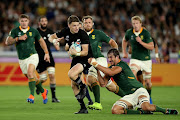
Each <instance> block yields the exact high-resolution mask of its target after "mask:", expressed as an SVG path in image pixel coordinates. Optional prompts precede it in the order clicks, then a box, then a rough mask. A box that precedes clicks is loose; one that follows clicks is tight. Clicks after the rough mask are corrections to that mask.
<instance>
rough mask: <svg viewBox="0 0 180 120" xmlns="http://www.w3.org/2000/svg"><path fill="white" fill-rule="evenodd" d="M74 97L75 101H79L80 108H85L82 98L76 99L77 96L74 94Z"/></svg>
mask: <svg viewBox="0 0 180 120" xmlns="http://www.w3.org/2000/svg"><path fill="white" fill-rule="evenodd" d="M75 97H76V99H77V101H78V102H79V104H80V106H81V109H86V106H85V104H84V101H83V99H78V98H77V96H75Z"/></svg>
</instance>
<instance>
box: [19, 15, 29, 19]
mask: <svg viewBox="0 0 180 120" xmlns="http://www.w3.org/2000/svg"><path fill="white" fill-rule="evenodd" d="M21 18H27V19H30V18H29V16H28V15H26V14H21V15H20V16H19V19H21Z"/></svg>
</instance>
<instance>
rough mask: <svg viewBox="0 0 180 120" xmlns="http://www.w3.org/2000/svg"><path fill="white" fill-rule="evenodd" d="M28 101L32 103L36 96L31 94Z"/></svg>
mask: <svg viewBox="0 0 180 120" xmlns="http://www.w3.org/2000/svg"><path fill="white" fill-rule="evenodd" d="M27 102H29V103H30V104H31V103H32V104H33V103H34V96H33V95H30V96H29V98H28V99H27Z"/></svg>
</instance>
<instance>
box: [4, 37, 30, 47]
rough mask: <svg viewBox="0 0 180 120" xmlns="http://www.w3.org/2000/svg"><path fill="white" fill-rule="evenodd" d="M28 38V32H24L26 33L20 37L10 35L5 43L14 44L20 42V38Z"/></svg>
mask: <svg viewBox="0 0 180 120" xmlns="http://www.w3.org/2000/svg"><path fill="white" fill-rule="evenodd" d="M26 39H27V35H26V34H24V35H22V36H20V37H15V38H13V37H11V36H8V37H7V38H6V41H5V44H6V45H12V44H15V43H16V42H18V41H19V40H26Z"/></svg>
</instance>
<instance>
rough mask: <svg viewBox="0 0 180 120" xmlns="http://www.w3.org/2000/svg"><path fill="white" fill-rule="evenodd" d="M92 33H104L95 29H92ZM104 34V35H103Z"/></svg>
mask: <svg viewBox="0 0 180 120" xmlns="http://www.w3.org/2000/svg"><path fill="white" fill-rule="evenodd" d="M93 32H95V33H100V34H101V33H104V32H103V31H102V30H97V29H94V31H93ZM104 34H105V33H104Z"/></svg>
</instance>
